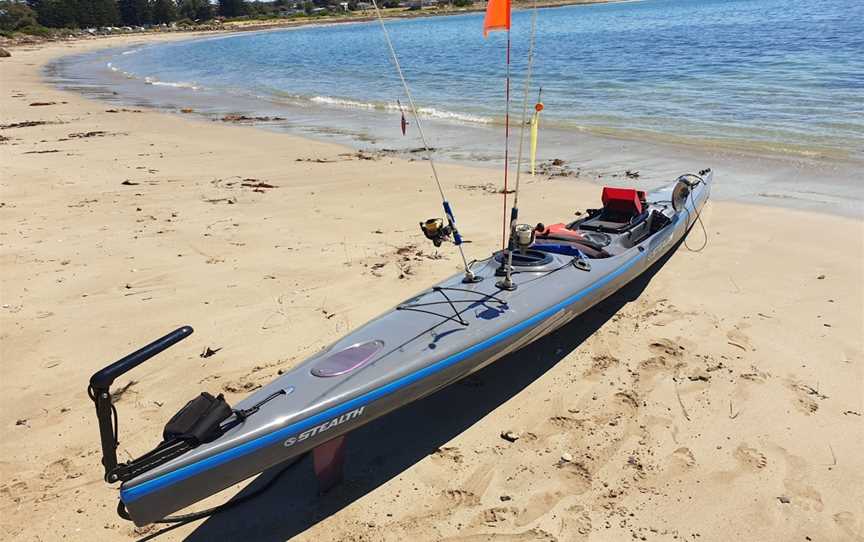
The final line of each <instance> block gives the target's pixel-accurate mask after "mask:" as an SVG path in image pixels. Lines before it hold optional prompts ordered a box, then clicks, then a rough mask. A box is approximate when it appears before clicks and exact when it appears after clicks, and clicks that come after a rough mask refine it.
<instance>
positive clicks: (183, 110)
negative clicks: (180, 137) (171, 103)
mask: <svg viewBox="0 0 864 542" xmlns="http://www.w3.org/2000/svg"><path fill="white" fill-rule="evenodd" d="M180 112H181V113H194V112H195V110H194V109H192V108H191V107H183V108H181V109H180Z"/></svg>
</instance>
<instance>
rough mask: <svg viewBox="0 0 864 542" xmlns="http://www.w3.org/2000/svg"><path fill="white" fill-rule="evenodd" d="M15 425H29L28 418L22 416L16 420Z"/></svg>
mask: <svg viewBox="0 0 864 542" xmlns="http://www.w3.org/2000/svg"><path fill="white" fill-rule="evenodd" d="M15 425H27V418H21V419H20V420H16V421H15Z"/></svg>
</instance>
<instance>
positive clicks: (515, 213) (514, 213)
mask: <svg viewBox="0 0 864 542" xmlns="http://www.w3.org/2000/svg"><path fill="white" fill-rule="evenodd" d="M507 34H508V38H507V41H508V49H507V79H508V81H509V79H510V49H509V41H510V38H509V34H510V31H509V29H508V31H507ZM536 36H537V0H534V2H533V11H532V13H531V37H530V40H529V44H528V73H527V74H526V76H525V89H524V92H523V95H522V121H521V123H520V124H521V125H520V128H519V151H518V153H517V157H516V186H515V187H514V188H513V207H512V208H511V209H510V239H509V241H508V243H507V260H506V264H504V266H503V267H504V278H502V279H501V280H500V281H498V283H497V284H496V286H498V287H499V288H501V289H504V290H515V289H516V284H515V283H514V282H513V276H512V275H513V250H514V249H515V245H516V233H517V232H516V221H517V220H518V219H519V181H520V180H521V175H522V149H523V146H524V143H525V124H526V118H527V116H528V92H529V91H530V89H531V74H532V71H533V69H534V44H535V40H536ZM540 92H542V90H541V91H540ZM539 99H540V98H539V94H538V103H539ZM507 101H508V109H509V101H510V100H509V84H508V100H507ZM508 131H509V126H508ZM504 155H505V157H506V156H507V152H506V151H505V154H504ZM507 167H508V164H507V162H506V158H505V163H504V179H505V181H504V183H505V184H504V220H505V222H506V220H507V184H506V183H507V181H506V179H507ZM502 241H503V240H502Z"/></svg>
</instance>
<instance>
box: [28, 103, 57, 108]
mask: <svg viewBox="0 0 864 542" xmlns="http://www.w3.org/2000/svg"><path fill="white" fill-rule="evenodd" d="M64 103H65V102H64ZM46 105H57V102H33V103H31V104H30V107H45V106H46Z"/></svg>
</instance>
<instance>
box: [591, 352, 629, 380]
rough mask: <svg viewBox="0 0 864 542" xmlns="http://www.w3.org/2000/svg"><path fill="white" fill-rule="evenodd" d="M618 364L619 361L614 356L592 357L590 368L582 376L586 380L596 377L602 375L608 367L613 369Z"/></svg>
mask: <svg viewBox="0 0 864 542" xmlns="http://www.w3.org/2000/svg"><path fill="white" fill-rule="evenodd" d="M620 363H621V361H620V360H619V359H618V358H616V357H614V356H609V355H600V356H594V358H593V359H592V360H591V367H590V368H589V369H588V370H586V371H585V372H584V373H583V374H582V376H584V377H586V378H587V377H590V376H596V375H599V374H602V373H603V372H604V371H606V369H608V368H609V367H613V366H615V365H618V364H620Z"/></svg>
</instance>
